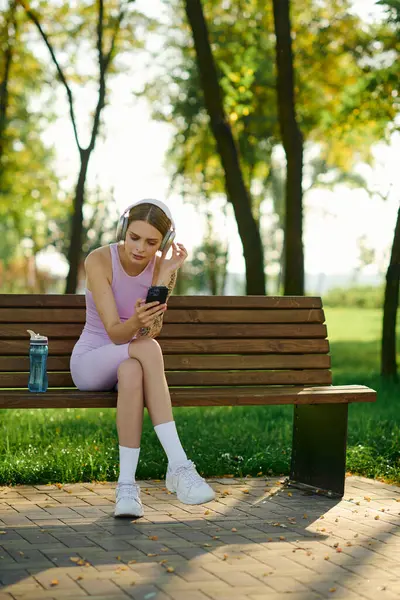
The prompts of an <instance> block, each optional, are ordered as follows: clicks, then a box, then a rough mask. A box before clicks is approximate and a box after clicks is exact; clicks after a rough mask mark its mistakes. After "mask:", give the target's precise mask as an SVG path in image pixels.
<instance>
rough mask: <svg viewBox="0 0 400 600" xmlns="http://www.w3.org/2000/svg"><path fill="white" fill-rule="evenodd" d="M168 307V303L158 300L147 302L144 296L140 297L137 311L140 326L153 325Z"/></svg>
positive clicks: (136, 305) (137, 302) (136, 306)
mask: <svg viewBox="0 0 400 600" xmlns="http://www.w3.org/2000/svg"><path fill="white" fill-rule="evenodd" d="M166 309H167V305H166V304H160V303H159V302H158V301H155V302H148V303H146V302H145V300H143V299H142V298H138V299H137V300H136V304H135V312H136V318H137V320H138V323H139V327H151V326H152V324H153V323H154V321H155V320H156V319H157V318H158V317H159V316H160V315H163V314H164V313H165V311H166Z"/></svg>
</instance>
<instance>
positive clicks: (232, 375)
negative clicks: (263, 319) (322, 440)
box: [0, 369, 332, 388]
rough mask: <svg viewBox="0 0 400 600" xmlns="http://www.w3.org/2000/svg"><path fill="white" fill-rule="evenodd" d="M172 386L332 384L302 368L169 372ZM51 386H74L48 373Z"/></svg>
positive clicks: (18, 377) (17, 376) (12, 379)
mask: <svg viewBox="0 0 400 600" xmlns="http://www.w3.org/2000/svg"><path fill="white" fill-rule="evenodd" d="M165 374H166V378H167V382H168V385H169V386H173V385H195V386H202V385H218V386H219V385H288V384H290V385H300V384H301V385H311V384H318V385H323V384H329V383H332V374H331V372H330V371H328V370H323V369H321V370H315V371H314V370H300V371H285V370H282V371H231V372H229V371H166V373H165ZM48 380H49V387H74V383H73V381H72V377H71V374H70V373H66V372H64V373H55V372H49V373H48ZM27 385H28V373H0V387H1V388H19V387H20V388H27Z"/></svg>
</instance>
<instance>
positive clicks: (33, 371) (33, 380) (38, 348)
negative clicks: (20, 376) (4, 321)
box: [27, 329, 49, 392]
mask: <svg viewBox="0 0 400 600" xmlns="http://www.w3.org/2000/svg"><path fill="white" fill-rule="evenodd" d="M27 332H28V333H29V335H30V336H31V343H30V347H29V364H30V373H29V381H28V389H29V391H30V392H45V391H46V390H47V387H48V381H47V355H48V353H49V346H48V342H49V340H48V338H47V337H46V336H44V335H40V334H39V333H35V332H34V331H32V330H31V329H27Z"/></svg>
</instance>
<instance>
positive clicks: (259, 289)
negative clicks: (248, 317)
mask: <svg viewBox="0 0 400 600" xmlns="http://www.w3.org/2000/svg"><path fill="white" fill-rule="evenodd" d="M185 8H186V14H187V17H188V21H189V24H190V27H191V29H192V34H193V40H194V45H195V50H196V56H197V64H198V67H199V73H200V80H201V84H202V89H203V94H204V103H205V107H206V110H207V112H208V115H209V117H210V124H211V130H212V132H213V135H214V137H215V140H216V144H217V150H218V154H219V156H220V158H221V163H222V167H223V170H224V174H225V189H226V194H227V197H228V200H229V201H230V202H231V203H232V206H233V210H234V213H235V218H236V222H237V226H238V231H239V235H240V239H241V241H242V244H243V254H244V259H245V264H246V293H247V294H255V295H264V294H265V274H264V256H263V248H262V242H261V236H260V232H259V230H258V227H257V224H256V222H255V220H254V218H253V215H252V212H251V197H250V193H249V191H248V190H247V188H246V185H245V183H244V178H243V173H242V170H241V167H240V162H239V154H238V149H237V145H236V143H235V140H234V137H233V135H232V130H231V128H230V125H229V123H228V121H227V119H226V115H225V111H224V107H223V100H222V91H221V87H220V85H219V81H218V75H217V71H216V66H215V63H214V57H213V55H212V51H211V46H210V41H209V35H208V29H207V24H206V21H205V17H204V14H203V7H202V4H201V0H186V2H185Z"/></svg>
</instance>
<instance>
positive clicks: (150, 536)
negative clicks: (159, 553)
mask: <svg viewBox="0 0 400 600" xmlns="http://www.w3.org/2000/svg"><path fill="white" fill-rule="evenodd" d="M149 540H153V542H156V541H157V540H158V535H149Z"/></svg>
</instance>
